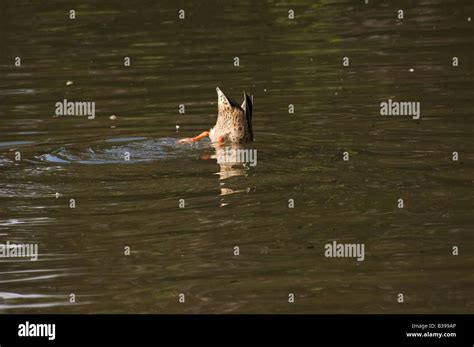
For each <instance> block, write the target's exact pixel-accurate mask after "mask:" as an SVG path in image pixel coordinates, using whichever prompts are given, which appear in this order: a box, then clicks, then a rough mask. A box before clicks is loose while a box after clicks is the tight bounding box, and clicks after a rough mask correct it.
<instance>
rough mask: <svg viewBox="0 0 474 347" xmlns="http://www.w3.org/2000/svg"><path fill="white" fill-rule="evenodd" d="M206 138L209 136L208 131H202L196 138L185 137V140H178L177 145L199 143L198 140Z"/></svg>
mask: <svg viewBox="0 0 474 347" xmlns="http://www.w3.org/2000/svg"><path fill="white" fill-rule="evenodd" d="M208 136H209V131H203V132H202V133H200V134H199V135H198V136H195V137H187V138H185V139H181V140H179V141H178V142H179V143H190V142H197V141H200V140H202V139H203V138H205V137H208Z"/></svg>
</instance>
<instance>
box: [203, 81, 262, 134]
mask: <svg viewBox="0 0 474 347" xmlns="http://www.w3.org/2000/svg"><path fill="white" fill-rule="evenodd" d="M216 90H217V109H218V114H217V122H216V125H215V126H214V127H213V128H212V129H211V131H210V132H209V138H210V139H211V141H212V142H219V138H222V139H223V140H224V142H225V141H228V142H233V143H246V142H249V141H253V139H254V138H253V130H252V108H253V97H252V96H250V95H248V94H246V93H244V102H243V103H242V106H239V105H238V104H237V103H236V102H235V101H233V100H232V99H230V98H228V97H226V96H225V95H224V93H223V92H222V91H221V90H220V89H219V87H217V88H216Z"/></svg>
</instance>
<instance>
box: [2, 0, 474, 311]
mask: <svg viewBox="0 0 474 347" xmlns="http://www.w3.org/2000/svg"><path fill="white" fill-rule="evenodd" d="M70 9H75V10H76V19H75V20H71V19H69V10H70ZM180 9H184V10H185V19H184V20H179V19H178V11H179V10H180ZM289 9H293V10H294V11H295V19H294V20H289V19H288V10H289ZM399 9H403V10H404V19H403V20H398V19H397V11H398V10H399ZM473 15H474V3H473V2H472V1H471V0H465V1H449V2H448V1H434V0H433V1H416V2H414V1H373V0H370V1H369V4H367V5H366V4H364V1H363V0H361V1H297V2H294V1H292V2H290V1H238V2H230V1H206V2H197V1H196V2H190V1H189V2H183V1H166V2H163V1H159V2H157V1H47V2H45V1H13V0H0V242H1V243H5V242H6V241H10V242H12V243H13V242H15V243H35V244H37V245H38V248H39V258H38V260H37V261H29V260H27V259H20V258H10V259H7V258H4V259H0V312H3V313H19V312H29V313H30V312H31V313H32V312H42V313H52V312H57V313H63V312H70V313H94V312H100V313H118V312H120V313H132V312H133V313H162V312H166V313H168V312H169V313H171V312H188V313H189V312H192V313H198V312H212V313H214V312H226V313H229V312H250V313H283V312H289V313H310V312H311V313H381V312H382V313H402V312H410V313H425V312H428V313H434V312H439V313H448V312H449V313H451V312H454V313H466V312H471V313H472V312H473V310H474V303H473V299H474V294H473V293H474V291H473V286H474V272H473V268H474V249H473V247H474V236H473V234H472V232H473V230H472V226H473V219H474V218H473V206H474V204H473V202H474V199H473V194H472V182H473V181H472V179H473V175H472V174H473V170H472V169H473V164H472V163H473V159H474V156H473V154H472V153H473V146H472V144H473V141H472V139H473V119H472V116H473V115H472V110H473V107H472V100H473V94H472V86H473V83H472V78H473V62H474V59H473V58H474V54H473V43H474V40H473V29H472V25H473V24H472V21H470V20H468V17H471V16H473ZM15 57H21V66H20V67H15V66H14V63H15ZM124 57H130V58H131V66H130V67H124V66H123V60H124ZM234 57H238V58H239V60H240V66H238V67H235V66H234ZM343 57H349V59H350V65H349V66H348V67H343V64H342V59H343ZM453 57H458V58H459V66H458V67H453V66H452V58H453ZM410 69H413V70H412V71H410ZM68 81H72V82H73V84H70V85H67V82H68ZM216 86H219V87H221V88H222V89H223V90H224V91H225V92H227V93H228V94H229V95H231V96H232V97H234V98H236V99H238V100H239V101H240V100H241V98H242V97H241V95H242V90H243V89H245V90H247V91H249V92H251V93H253V94H254V96H255V99H254V103H255V105H254V115H253V119H254V125H253V127H254V132H255V137H256V142H255V143H252V144H250V145H248V146H247V147H248V148H250V149H256V150H257V153H258V162H257V165H256V166H255V167H250V166H248V165H247V166H246V167H244V166H241V165H237V166H234V167H229V166H228V165H221V164H219V163H218V162H217V160H216V150H215V148H214V147H213V146H211V145H210V144H209V142H206V141H204V142H202V143H200V144H199V145H197V146H196V145H195V146H190V145H177V144H176V143H175V140H176V139H178V138H180V137H188V136H194V135H197V134H199V133H200V132H201V131H204V130H208V129H209V128H210V127H211V126H212V125H213V124H214V123H215V119H216V116H215V114H216V101H217V98H216V94H215V87H216ZM389 98H390V99H393V100H398V101H415V102H420V103H421V118H420V119H419V120H413V119H412V118H411V117H402V116H380V107H379V104H380V102H382V101H387V100H388V99H389ZM63 99H68V100H71V101H91V102H95V103H96V117H95V119H92V120H89V119H87V118H86V117H70V116H59V117H58V116H55V103H56V102H62V101H63ZM180 104H184V105H185V108H186V113H185V114H179V112H178V110H179V105H180ZM289 104H293V105H294V107H295V112H294V114H289V113H288V105H289ZM111 115H115V116H116V119H115V120H112V119H110V116H111ZM176 125H179V126H180V128H179V132H177V130H176ZM346 151H347V152H348V153H349V155H350V160H349V161H343V152H346ZM455 151H456V152H458V153H459V160H458V161H453V160H452V153H453V152H455ZM16 152H19V153H20V155H21V160H19V161H17V160H15V154H16ZM125 152H128V153H130V155H131V160H130V161H128V162H126V161H124V160H123V155H124V153H125ZM56 192H58V193H60V194H61V196H60V197H59V198H56V196H55V194H56ZM399 198H403V200H404V208H403V209H399V208H398V207H397V200H398V199H399ZM70 199H75V202H76V208H74V209H72V208H69V201H70ZM179 199H184V201H185V208H179V206H178V201H179ZM289 199H294V201H295V207H294V208H292V209H291V208H288V200H289ZM333 240H336V241H337V242H340V243H363V244H364V245H365V252H366V253H365V260H364V261H361V262H358V261H357V260H356V259H354V258H327V257H325V253H324V250H325V249H324V247H325V244H326V243H330V242H332V241H333ZM126 246H128V247H130V249H131V255H129V256H125V255H124V247H126ZM235 246H238V247H239V248H240V255H239V256H234V254H233V252H234V247H235ZM453 246H457V247H458V248H459V255H457V256H454V255H452V252H453ZM71 293H74V294H75V295H76V303H74V304H71V303H70V302H69V298H70V294H71ZM179 293H184V294H185V295H186V302H185V303H184V304H180V303H179V302H178V295H179ZM289 293H294V295H295V303H293V304H290V303H288V294H289ZM399 293H403V295H404V303H402V304H401V303H398V302H397V294H399Z"/></svg>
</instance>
